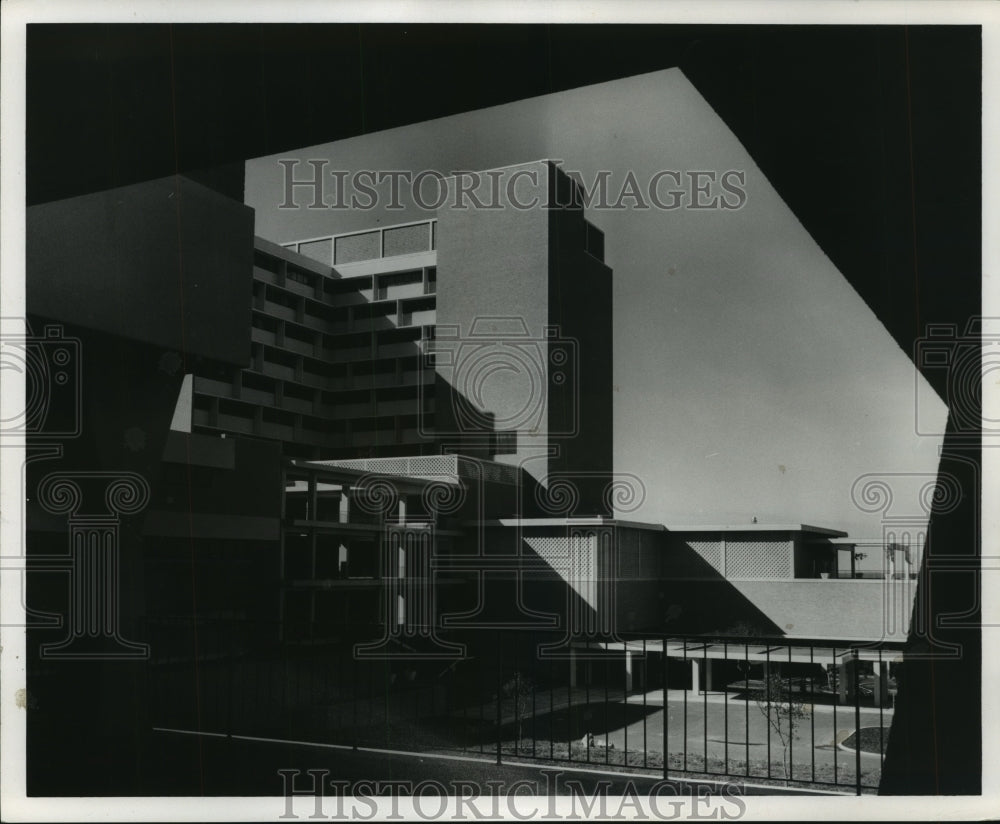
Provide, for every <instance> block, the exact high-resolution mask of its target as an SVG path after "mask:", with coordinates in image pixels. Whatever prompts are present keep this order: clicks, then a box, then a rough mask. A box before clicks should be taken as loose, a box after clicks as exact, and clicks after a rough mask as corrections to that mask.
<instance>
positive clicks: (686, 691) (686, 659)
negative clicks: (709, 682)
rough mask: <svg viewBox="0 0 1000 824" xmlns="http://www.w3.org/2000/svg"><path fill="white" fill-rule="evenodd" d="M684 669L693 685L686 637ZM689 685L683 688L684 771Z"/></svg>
mask: <svg viewBox="0 0 1000 824" xmlns="http://www.w3.org/2000/svg"><path fill="white" fill-rule="evenodd" d="M683 643H684V670H685V672H686V673H687V677H688V678H689V679H691V687H694V674H693V673H692V672H691V667H690V666H689V662H688V642H687V638H685V639H684V641H683ZM691 687H689V688H688V689H686V690H684V756H683V758H682V760H681V764H682V765H683V769H684V771H685V772H686V771H687V768H688V692H689V691H690V689H691Z"/></svg>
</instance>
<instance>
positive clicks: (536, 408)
mask: <svg viewBox="0 0 1000 824" xmlns="http://www.w3.org/2000/svg"><path fill="white" fill-rule="evenodd" d="M518 172H523V173H526V174H530V175H532V176H533V178H534V181H535V182H533V181H532V180H531V179H529V178H528V177H527V176H521V177H520V178H518V183H517V185H516V190H515V191H516V197H517V199H518V200H519V201H521V202H529V201H530V200H532V199H533V198H537V199H539V200H540V201H541V202H540V203H539V204H538V205H536V206H535V207H534V208H530V209H519V208H514V207H513V206H512V205H511V202H510V201H509V200H508V199H507V198H506V181H507V179H508V178H510V176H511V175H513V174H516V173H518ZM502 180H503V181H504V182H503V184H502V188H503V190H504V193H503V194H504V196H503V199H502V203H503V208H501V209H496V210H492V209H489V210H488V209H472V208H465V209H463V208H455V207H454V205H453V204H454V201H455V198H454V197H451V196H449V198H448V200H447V202H446V204H445V205H444V206H442V207H441V209H440V210H439V212H438V224H437V247H438V270H437V279H438V281H437V291H438V298H437V323H438V328H437V335H438V342H437V344H436V347H435V349H436V351H437V352H438V353H439V354H438V355H437V372H438V375H439V376H440V378H441V379H442V381H443V382H444V384H445V392H438V393H437V404H438V409H437V412H436V416H435V423H436V429H437V430H438V433H439V435H440V436H441V438H442V440H443V441H447V440H448V438H449V435H452V434H454V435H466V436H467V435H468V434H469V433H470V432H473V431H474V429H475V427H474V426H470V421H469V419H468V418H467V417H463V416H462V414H461V412H460V411H459V410H457V409H456V406H455V403H461V400H460V399H459V400H456V401H454V402H450V401H452V400H453V399H450V398H449V397H448V395H447V389H448V388H449V387H450V388H451V390H453V391H454V392H456V393H458V394H459V395H460V396H462V398H464V399H465V400H466V401H468V402H469V403H471V404H472V405H473V406H474V407H475V408H476V409H479V410H482V411H485V412H487V413H489V414H490V415H491V416H492V417H493V419H494V424H493V425H494V426H495V428H496V429H497V430H498V431H500V432H508V433H515V432H516V444H517V445H516V450H515V451H514V452H513V453H511V454H504V455H499V456H498V457H497V460H498V461H500V462H504V463H511V464H515V465H516V464H520V463H522V462H525V461H528V460H529V459H530V458H532V457H533V456H535V455H537V454H538V453H539V451H540V450H543V449H544V448H545V447H546V446H547V443H548V438H547V435H548V395H547V392H546V386H545V383H546V380H547V378H546V376H547V369H546V364H547V357H548V355H547V344H546V339H545V326H546V325H547V324H548V322H549V284H548V269H549V250H548V246H549V226H548V217H547V213H546V210H545V209H544V208H543V207H542V204H543V203H544V199H545V197H546V193H547V189H548V186H549V169H548V166H547V165H546V164H545V163H542V162H536V163H528V164H524V165H522V166H517V167H511V168H510V169H507V170H505V175H504V177H503V178H502ZM454 183H455V181H454V180H452V181H451V185H453V186H454ZM449 327H450V328H449ZM456 335H457V338H456V337H455V336H456ZM515 340H519V341H521V343H520V344H516V345H513V344H512V341H515ZM501 341H502V342H501ZM439 386H440V383H439ZM484 428H485V424H484ZM452 440H455V438H452ZM526 468H527V470H528V472H530V473H531V474H532V475H534V476H535V477H536V478H543V477H544V476H545V474H546V473H547V461H546V460H544V459H543V460H540V461H537V460H533V461H530V463H528V464H527V465H526Z"/></svg>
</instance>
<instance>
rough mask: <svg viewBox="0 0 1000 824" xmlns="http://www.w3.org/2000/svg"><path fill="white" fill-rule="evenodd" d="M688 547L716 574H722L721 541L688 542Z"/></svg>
mask: <svg viewBox="0 0 1000 824" xmlns="http://www.w3.org/2000/svg"><path fill="white" fill-rule="evenodd" d="M687 545H688V546H689V547H691V549H692V550H693V551H694V552H695V554H696V555H698V556H699V557H700V558H701V559H702V560H703V561H704V562H705V563H707V564H708V565H709V566H711V567H712V569H714V570H715V571H716V572H719V573H722V572H723V571H724V570H723V568H722V542H721V541H688V542H687Z"/></svg>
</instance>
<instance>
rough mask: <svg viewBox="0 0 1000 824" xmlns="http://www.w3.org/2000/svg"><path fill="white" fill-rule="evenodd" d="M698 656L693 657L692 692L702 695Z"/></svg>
mask: <svg viewBox="0 0 1000 824" xmlns="http://www.w3.org/2000/svg"><path fill="white" fill-rule="evenodd" d="M698 663H699V662H698V660H697V659H696V658H693V659H691V692H693V693H694V694H695V695H701V667H699V666H698Z"/></svg>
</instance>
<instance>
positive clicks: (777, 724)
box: [753, 669, 809, 781]
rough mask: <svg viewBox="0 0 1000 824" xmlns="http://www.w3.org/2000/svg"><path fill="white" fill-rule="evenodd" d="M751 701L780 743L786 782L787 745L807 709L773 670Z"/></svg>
mask: <svg viewBox="0 0 1000 824" xmlns="http://www.w3.org/2000/svg"><path fill="white" fill-rule="evenodd" d="M753 699H754V701H755V702H756V703H757V708H758V709H759V710H760V712H761V715H763V716H764V718H765V719H767V725H768V727H769V728H770V729H772V730H774V732H775V734H776V735H777V736H778V740H779V741H781V767H782V771H783V772H784V779H785V781H788V778H789V776H788V745H789V744H790V743H791V742H792V739H793V738H794V737H795V734H796V732H797V725H798V722H799V721H801V720H803V719H805V718H808V717H809V709H808V707H807V706H806V705H805V704H803V703H802V702H801V701H799V700H797V699H795V698H794V697H793V696H792V694H791V692H790V691H789V690H788V684H787V683H786V681H785V680H784V679H783V678H782V677H781V673H780V672H779V671H777V670H774V669H771V670H770V671H768V672H765V674H764V686H763V688H762V689H759V690H755V691H754V692H753Z"/></svg>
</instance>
